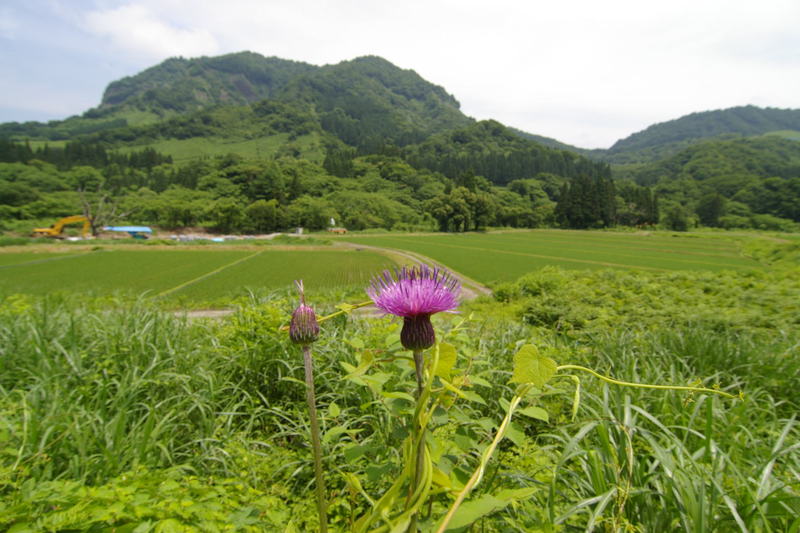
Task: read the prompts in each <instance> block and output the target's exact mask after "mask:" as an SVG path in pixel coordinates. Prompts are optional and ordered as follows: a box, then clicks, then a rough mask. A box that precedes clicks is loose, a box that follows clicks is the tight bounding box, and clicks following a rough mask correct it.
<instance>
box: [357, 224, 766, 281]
mask: <svg viewBox="0 0 800 533" xmlns="http://www.w3.org/2000/svg"><path fill="white" fill-rule="evenodd" d="M342 239H343V240H346V241H348V242H351V243H355V244H359V245H365V246H375V247H384V248H395V249H401V250H407V251H410V252H414V253H417V254H421V255H424V256H427V257H430V258H431V259H433V260H435V261H438V262H440V263H442V264H444V265H447V266H448V267H450V268H452V269H453V270H456V271H457V272H460V273H462V274H464V275H466V276H468V277H470V278H473V279H475V280H477V281H480V282H483V283H489V282H494V281H512V280H515V279H517V278H519V277H520V276H522V275H523V274H525V273H527V272H531V271H533V270H536V269H539V268H541V267H544V266H547V265H555V266H559V267H562V268H566V269H579V270H583V269H603V268H615V269H620V268H621V269H635V270H651V271H667V270H711V271H719V270H746V269H759V268H762V265H760V264H759V263H758V262H757V261H755V260H754V259H752V258H749V257H746V256H745V255H744V254H743V253H742V251H741V245H742V239H741V238H737V237H733V236H724V235H720V236H717V235H709V236H706V235H703V236H698V235H696V234H670V233H663V234H661V233H649V234H648V233H612V232H588V231H565V230H533V231H512V232H507V233H485V234H475V233H469V234H382V235H358V236H347V237H343V238H342Z"/></svg>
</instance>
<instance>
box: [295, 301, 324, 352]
mask: <svg viewBox="0 0 800 533" xmlns="http://www.w3.org/2000/svg"><path fill="white" fill-rule="evenodd" d="M317 337H319V324H317V315H316V314H315V313H314V310H313V309H311V307H309V306H307V305H306V304H300V306H299V307H298V308H297V309H295V310H294V312H293V313H292V322H291V324H290V325H289V338H290V339H292V342H293V343H295V344H300V345H306V344H311V343H312V342H314V341H315V340H317Z"/></svg>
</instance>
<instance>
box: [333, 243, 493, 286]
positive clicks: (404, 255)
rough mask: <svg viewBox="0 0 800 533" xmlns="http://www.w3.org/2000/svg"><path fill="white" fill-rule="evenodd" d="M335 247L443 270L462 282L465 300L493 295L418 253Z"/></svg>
mask: <svg viewBox="0 0 800 533" xmlns="http://www.w3.org/2000/svg"><path fill="white" fill-rule="evenodd" d="M334 246H341V247H345V248H352V249H354V250H370V251H372V252H376V253H379V254H383V255H385V256H387V257H389V258H391V259H394V260H397V259H404V260H408V261H411V262H412V263H427V264H429V265H433V266H437V267H440V268H443V269H445V270H447V271H448V272H450V273H451V274H453V276H455V277H456V278H457V279H458V280H459V281H460V282H461V298H462V299H464V300H473V299H475V298H477V297H478V296H489V295H491V294H492V291H491V289H489V288H488V287H487V286H485V285H483V284H481V283H479V282H477V281H475V280H474V279H472V278H468V277H467V276H465V275H464V274H461V273H459V272H456V271H454V270H452V269H450V268H448V267H447V266H446V265H443V264H441V263H437V262H436V261H434V260H433V259H431V258H430V257H427V256H424V255H422V254H418V253H416V252H409V251H406V250H397V249H394V248H380V247H378V246H368V245H366V244H354V243H350V242H337V243H335V244H334Z"/></svg>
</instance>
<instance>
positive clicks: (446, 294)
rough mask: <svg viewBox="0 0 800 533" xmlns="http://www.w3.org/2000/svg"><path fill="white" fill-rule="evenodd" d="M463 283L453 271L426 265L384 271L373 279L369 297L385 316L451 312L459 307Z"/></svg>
mask: <svg viewBox="0 0 800 533" xmlns="http://www.w3.org/2000/svg"><path fill="white" fill-rule="evenodd" d="M460 293H461V283H459V281H458V280H457V279H456V278H455V277H453V275H452V274H450V272H447V271H446V270H442V269H439V268H431V267H429V266H428V265H426V264H424V263H420V264H419V265H415V266H413V267H410V268H409V267H405V266H404V267H403V268H401V269H399V270H397V269H395V271H394V275H393V273H392V272H391V271H389V270H384V271H383V273H382V274H381V275H380V276H376V277H375V278H373V279H372V284H371V286H370V287H369V288H368V289H367V294H369V297H370V298H372V301H373V302H374V303H375V306H376V307H377V308H378V309H380V310H381V311H383V312H384V313H387V314H390V315H395V316H401V317H403V318H407V317H414V316H417V315H432V314H434V313H440V312H442V311H452V310H454V309H455V308H456V307H458V296H459V294H460Z"/></svg>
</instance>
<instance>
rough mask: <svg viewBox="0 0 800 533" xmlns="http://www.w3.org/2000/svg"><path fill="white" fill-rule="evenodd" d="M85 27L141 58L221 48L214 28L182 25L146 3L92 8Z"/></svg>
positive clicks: (87, 15) (218, 49)
mask: <svg viewBox="0 0 800 533" xmlns="http://www.w3.org/2000/svg"><path fill="white" fill-rule="evenodd" d="M85 28H86V29H87V30H88V31H90V32H92V33H95V34H96V35H98V36H101V37H105V38H107V39H109V40H110V41H111V42H112V43H113V45H114V46H115V47H117V48H119V49H121V50H123V51H125V52H127V53H129V54H131V55H132V56H134V57H137V58H143V59H144V58H146V59H153V60H158V59H163V58H165V57H170V56H179V55H182V56H199V55H211V54H216V53H218V52H219V51H220V48H219V44H218V42H217V39H216V38H215V36H214V34H213V32H212V31H211V30H209V29H204V28H186V27H179V26H177V25H175V24H172V23H170V22H168V21H165V20H164V19H163V18H161V17H160V16H159V14H158V13H157V12H156V11H153V10H151V9H150V8H148V7H147V6H145V5H142V4H127V5H124V6H120V7H117V8H114V9H105V10H97V11H90V12H89V13H87V14H86V20H85Z"/></svg>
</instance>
